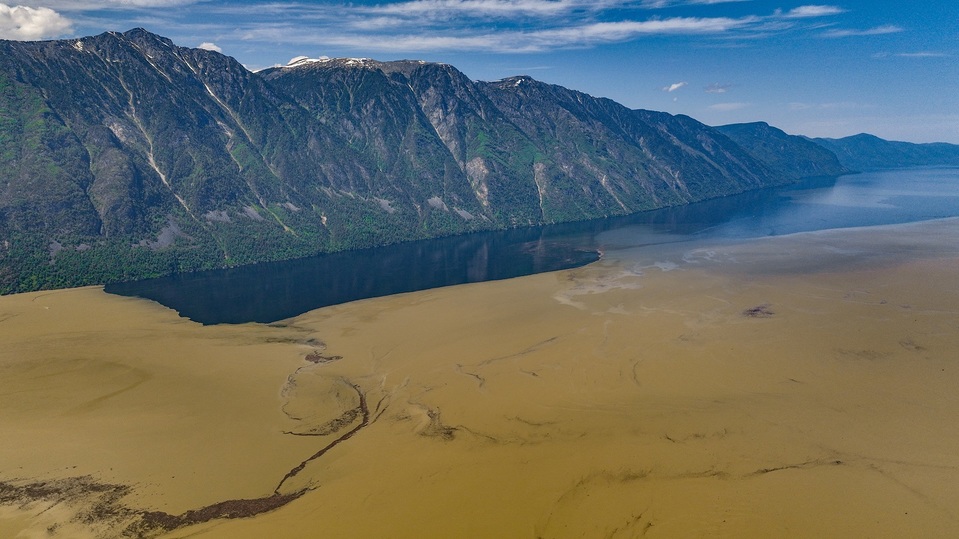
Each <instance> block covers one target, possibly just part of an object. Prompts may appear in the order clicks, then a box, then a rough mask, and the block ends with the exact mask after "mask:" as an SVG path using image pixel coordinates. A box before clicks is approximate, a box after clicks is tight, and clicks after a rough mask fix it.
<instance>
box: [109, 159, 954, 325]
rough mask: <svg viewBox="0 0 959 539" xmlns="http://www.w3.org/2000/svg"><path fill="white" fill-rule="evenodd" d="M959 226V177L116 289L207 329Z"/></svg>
mask: <svg viewBox="0 0 959 539" xmlns="http://www.w3.org/2000/svg"><path fill="white" fill-rule="evenodd" d="M946 217H959V169H908V170H894V171H882V172H870V173H865V174H856V175H850V176H842V177H840V178H828V179H815V180H809V181H806V182H803V183H801V184H798V185H794V186H790V187H786V188H777V189H767V190H762V191H755V192H751V193H745V194H742V195H737V196H732V197H726V198H722V199H717V200H710V201H706V202H702V203H698V204H692V205H689V206H683V207H679V208H668V209H663V210H656V211H651V212H645V213H641V214H635V215H631V216H627V217H618V218H611V219H603V220H598V221H587V222H582V223H572V224H564V225H556V226H548V227H537V228H529V229H521V230H509V231H505V232H495V233H479V234H471V235H467V236H457V237H452V238H441V239H437V240H428V241H420V242H413V243H407V244H401V245H393V246H388V247H381V248H377V249H368V250H362V251H353V252H349V253H336V254H331V255H322V256H316V257H311V258H305V259H299V260H292V261H287V262H273V263H264V264H256V265H253V266H244V267H239V268H232V269H225V270H217V271H208V272H201V273H192V274H181V275H174V276H170V277H164V278H160V279H150V280H145V281H137V282H131V283H120V284H113V285H108V286H107V287H106V291H107V292H109V293H113V294H119V295H124V296H137V297H142V298H147V299H152V300H155V301H157V302H159V303H161V304H163V305H165V306H167V307H170V308H172V309H175V310H176V311H178V312H179V313H180V315H181V316H185V317H187V318H190V319H192V320H195V321H197V322H201V323H203V324H220V323H243V322H263V323H268V322H275V321H277V320H282V319H285V318H289V317H292V316H296V315H298V314H301V313H304V312H306V311H310V310H313V309H317V308H320V307H325V306H328V305H335V304H339V303H345V302H349V301H354V300H358V299H364V298H370V297H377V296H385V295H391V294H398V293H403V292H412V291H416V290H424V289H428V288H436V287H440V286H449V285H454V284H463V283H469V282H479V281H488V280H495V279H506V278H510V277H518V276H521V275H530V274H533V273H540V272H545V271H555V270H560V269H567V268H571V267H577V266H581V265H584V264H588V263H590V262H593V261H595V260H597V258H598V257H599V254H598V253H599V252H602V251H605V250H610V249H623V248H636V247H643V246H653V245H662V244H665V243H674V242H685V241H693V240H703V239H711V238H715V239H716V240H735V239H745V238H756V237H762V236H778V235H784V234H793V233H797V232H807V231H815V230H828V229H836V228H849V227H862V226H875V225H889V224H900V223H909V222H916V221H926V220H932V219H940V218H946Z"/></svg>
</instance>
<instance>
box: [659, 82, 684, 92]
mask: <svg viewBox="0 0 959 539" xmlns="http://www.w3.org/2000/svg"><path fill="white" fill-rule="evenodd" d="M687 84H689V83H688V82H686V81H682V82H674V83H672V84H670V85H669V86H664V87H663V91H664V92H670V93H672V92H675V91H676V90H679V89H680V88H682V87H683V86H686V85H687Z"/></svg>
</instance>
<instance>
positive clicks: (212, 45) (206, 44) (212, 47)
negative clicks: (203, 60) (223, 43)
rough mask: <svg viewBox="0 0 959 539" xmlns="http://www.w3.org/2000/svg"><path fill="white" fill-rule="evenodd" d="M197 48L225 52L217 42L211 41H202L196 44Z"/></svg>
mask: <svg viewBox="0 0 959 539" xmlns="http://www.w3.org/2000/svg"><path fill="white" fill-rule="evenodd" d="M196 48H198V49H203V50H206V51H213V52H220V53H222V52H223V49H221V48H220V47H219V46H217V45H216V43H210V42H209V41H204V42H203V43H200V44H199V45H197V46H196Z"/></svg>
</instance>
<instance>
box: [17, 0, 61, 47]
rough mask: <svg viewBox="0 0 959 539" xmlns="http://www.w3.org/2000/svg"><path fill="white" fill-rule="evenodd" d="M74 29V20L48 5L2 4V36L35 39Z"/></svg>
mask: <svg viewBox="0 0 959 539" xmlns="http://www.w3.org/2000/svg"><path fill="white" fill-rule="evenodd" d="M72 29H73V22H72V21H71V20H70V19H68V18H66V17H64V16H63V15H61V14H59V13H57V12H56V11H54V10H52V9H50V8H46V7H37V8H33V7H28V6H8V5H7V4H0V38H2V39H19V40H35V39H46V38H51V37H60V36H62V35H64V34H67V33H69V32H70V31H72Z"/></svg>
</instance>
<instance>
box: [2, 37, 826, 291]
mask: <svg viewBox="0 0 959 539" xmlns="http://www.w3.org/2000/svg"><path fill="white" fill-rule="evenodd" d="M0 105H2V107H0V111H2V112H0V293H10V292H20V291H27V290H35V289H39V288H56V287H64V286H77V285H83V284H93V283H107V282H115V281H122V280H130V279H138V278H144V277H152V276H159V275H165V274H170V273H176V272H181V271H196V270H203V269H210V268H216V267H225V266H232V265H238V264H247V263H255V262H260V261H267V260H280V259H288V258H295V257H301V256H308V255H312V254H317V253H321V252H332V251H339V250H346V249H355V248H362V247H371V246H376V245H383V244H389V243H395V242H399V241H410V240H416V239H424V238H430V237H438V236H444V235H450V234H461V233H468V232H472V231H479V230H495V229H504V228H510V227H517V226H530V225H541V224H549V223H559V222H568V221H576V220H584V219H592V218H598V217H606V216H611V215H624V214H628V213H634V212H637V211H642V210H648V209H654V208H658V207H664V206H672V205H678V204H686V203H689V202H694V201H698V200H703V199H706V198H712V197H718V196H726V195H730V194H735V193H739V192H743V191H746V190H750V189H757V188H761V187H765V186H770V185H783V184H786V183H789V182H791V181H795V180H796V179H798V178H799V177H801V174H803V171H804V170H805V169H806V168H808V167H809V166H812V165H811V164H810V163H811V161H810V160H812V161H815V156H813V157H810V156H811V155H813V154H811V153H809V152H808V151H807V150H808V148H806V150H804V151H802V152H797V153H795V154H794V155H796V156H799V155H802V156H803V158H804V159H806V160H807V162H806V163H805V164H804V165H803V166H798V165H796V163H795V162H794V161H795V159H793V158H788V159H786V160H785V161H783V160H782V159H778V160H777V159H771V158H770V157H769V156H768V155H767V154H763V153H762V152H757V151H756V147H750V146H749V145H745V144H742V143H737V142H735V141H734V138H733V137H730V136H728V135H727V134H724V133H723V132H722V129H719V128H712V127H709V126H706V125H704V124H702V123H700V122H698V121H696V120H694V119H692V118H689V117H687V116H673V115H670V114H666V113H661V112H655V111H646V110H634V109H629V108H627V107H624V106H622V105H620V104H618V103H615V102H614V101H611V100H609V99H605V98H596V97H593V96H589V95H587V94H584V93H582V92H577V91H575V90H570V89H567V88H563V87H561V86H557V85H551V84H547V83H543V82H539V81H536V80H535V79H532V78H530V77H527V76H518V77H508V78H506V79H502V80H500V81H492V82H483V81H472V80H470V79H469V78H468V77H466V75H464V74H463V73H461V72H460V71H458V70H457V69H456V68H455V67H453V66H451V65H449V64H438V63H430V62H423V61H418V60H404V61H396V62H380V61H376V60H371V59H326V60H323V59H320V60H315V59H302V58H300V59H298V61H297V62H291V65H287V66H283V67H276V68H269V69H266V70H262V71H258V72H255V73H254V72H251V71H249V70H247V69H246V68H245V67H243V66H242V65H241V64H239V62H237V61H236V60H235V59H233V58H231V57H229V56H225V55H222V54H220V53H217V52H214V51H208V50H203V49H195V48H187V47H178V46H177V45H175V44H174V43H173V42H172V41H171V40H169V39H167V38H164V37H161V36H157V35H155V34H152V33H150V32H148V31H146V30H144V29H139V28H138V29H133V30H130V31H127V32H123V33H119V32H107V33H104V34H100V35H98V36H91V37H84V38H78V39H70V40H58V41H44V42H15V41H0ZM782 143H783V144H787V145H788V146H789V147H797V146H805V145H807V144H809V143H808V141H806V140H804V139H801V138H799V137H790V136H787V138H784V139H783V141H782ZM830 155H832V154H830ZM819 156H820V157H819V158H821V159H824V160H826V161H829V160H830V159H829V158H828V156H826V155H825V154H819ZM830 162H831V161H830ZM812 164H815V163H812ZM823 166H826V165H823ZM804 167H805V168H804ZM826 168H828V167H826Z"/></svg>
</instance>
